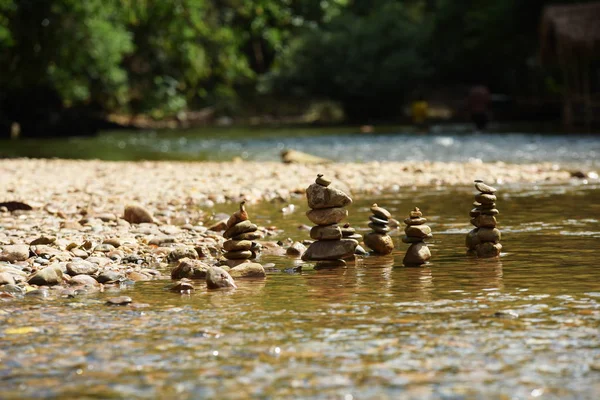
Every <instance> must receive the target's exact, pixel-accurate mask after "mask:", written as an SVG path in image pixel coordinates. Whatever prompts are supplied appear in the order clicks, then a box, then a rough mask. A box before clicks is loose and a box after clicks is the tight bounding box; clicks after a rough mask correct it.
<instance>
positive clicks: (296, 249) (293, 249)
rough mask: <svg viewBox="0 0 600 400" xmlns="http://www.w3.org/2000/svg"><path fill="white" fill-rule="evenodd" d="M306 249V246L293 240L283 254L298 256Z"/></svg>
mask: <svg viewBox="0 0 600 400" xmlns="http://www.w3.org/2000/svg"><path fill="white" fill-rule="evenodd" d="M305 251H306V246H305V245H303V244H302V243H300V242H294V243H292V245H291V246H290V247H288V248H287V249H286V251H285V254H286V255H288V256H291V257H300V256H301V255H302V254H304V252H305Z"/></svg>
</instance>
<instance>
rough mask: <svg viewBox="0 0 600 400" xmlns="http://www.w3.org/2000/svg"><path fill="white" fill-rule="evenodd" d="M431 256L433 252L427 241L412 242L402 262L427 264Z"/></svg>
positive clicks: (406, 263) (405, 263)
mask: <svg viewBox="0 0 600 400" xmlns="http://www.w3.org/2000/svg"><path fill="white" fill-rule="evenodd" d="M430 258H431V252H430V251H429V247H427V245H426V244H425V243H423V242H420V243H414V244H411V245H410V247H409V248H408V250H407V251H406V255H405V256H404V260H402V263H403V264H404V265H420V264H425V263H426V262H427V260H429V259H430Z"/></svg>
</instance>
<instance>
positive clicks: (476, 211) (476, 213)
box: [469, 207, 481, 218]
mask: <svg viewBox="0 0 600 400" xmlns="http://www.w3.org/2000/svg"><path fill="white" fill-rule="evenodd" d="M480 215H481V209H480V208H479V207H475V208H474V209H472V210H471V211H470V212H469V216H470V217H471V218H476V217H479V216H480Z"/></svg>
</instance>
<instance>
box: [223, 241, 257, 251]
mask: <svg viewBox="0 0 600 400" xmlns="http://www.w3.org/2000/svg"><path fill="white" fill-rule="evenodd" d="M251 248H252V241H251V240H227V241H226V242H224V243H223V250H225V251H243V250H250V249H251Z"/></svg>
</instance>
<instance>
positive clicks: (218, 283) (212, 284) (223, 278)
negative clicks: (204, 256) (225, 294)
mask: <svg viewBox="0 0 600 400" xmlns="http://www.w3.org/2000/svg"><path fill="white" fill-rule="evenodd" d="M206 287H207V288H209V289H221V288H237V285H236V284H235V281H234V280H233V278H232V277H231V275H229V273H228V272H227V271H225V270H224V269H223V268H221V267H210V268H209V269H208V271H207V273H206Z"/></svg>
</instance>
